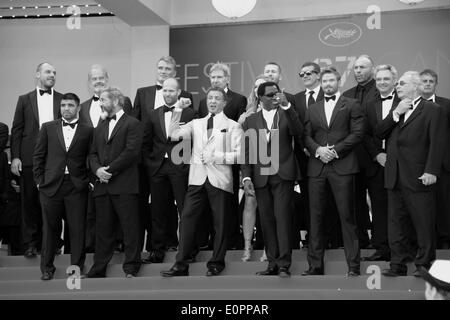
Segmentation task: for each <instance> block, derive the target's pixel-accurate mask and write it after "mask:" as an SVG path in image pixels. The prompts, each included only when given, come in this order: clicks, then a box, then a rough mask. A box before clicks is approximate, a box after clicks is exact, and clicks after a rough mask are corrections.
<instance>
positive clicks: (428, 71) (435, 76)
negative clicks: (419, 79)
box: [419, 69, 438, 84]
mask: <svg viewBox="0 0 450 320" xmlns="http://www.w3.org/2000/svg"><path fill="white" fill-rule="evenodd" d="M426 74H427V75H429V76H432V77H433V78H434V81H435V82H436V84H437V83H438V75H437V73H436V72H434V71H433V70H431V69H425V70H423V71H422V72H421V73H420V74H419V75H420V76H423V75H426Z"/></svg>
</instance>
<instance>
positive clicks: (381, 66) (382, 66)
mask: <svg viewBox="0 0 450 320" xmlns="http://www.w3.org/2000/svg"><path fill="white" fill-rule="evenodd" d="M382 70H388V71H390V72H391V73H392V76H393V77H394V80H397V79H398V72H397V69H395V67H394V66H393V65H391V64H379V65H377V66H376V67H375V69H374V71H373V75H374V76H376V75H377V73H378V72H379V71H382Z"/></svg>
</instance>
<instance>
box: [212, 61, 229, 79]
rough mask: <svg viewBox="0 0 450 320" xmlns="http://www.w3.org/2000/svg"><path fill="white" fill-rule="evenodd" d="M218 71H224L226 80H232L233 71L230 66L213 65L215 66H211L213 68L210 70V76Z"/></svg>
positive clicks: (219, 63) (220, 63) (218, 63)
mask: <svg viewBox="0 0 450 320" xmlns="http://www.w3.org/2000/svg"><path fill="white" fill-rule="evenodd" d="M217 70H220V71H222V72H223V75H224V76H225V77H226V78H230V76H231V70H230V67H229V66H228V65H226V64H225V63H222V62H217V63H215V64H213V65H212V66H211V68H210V69H209V74H211V72H213V71H217Z"/></svg>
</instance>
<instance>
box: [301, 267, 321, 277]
mask: <svg viewBox="0 0 450 320" xmlns="http://www.w3.org/2000/svg"><path fill="white" fill-rule="evenodd" d="M323 274H324V272H323V269H321V268H309V269H308V270H306V271H303V272H302V276H323Z"/></svg>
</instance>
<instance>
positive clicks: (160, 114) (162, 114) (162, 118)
mask: <svg viewBox="0 0 450 320" xmlns="http://www.w3.org/2000/svg"><path fill="white" fill-rule="evenodd" d="M158 119H159V125H160V126H161V136H162V137H163V140H167V133H166V120H165V112H164V108H158Z"/></svg>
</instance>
